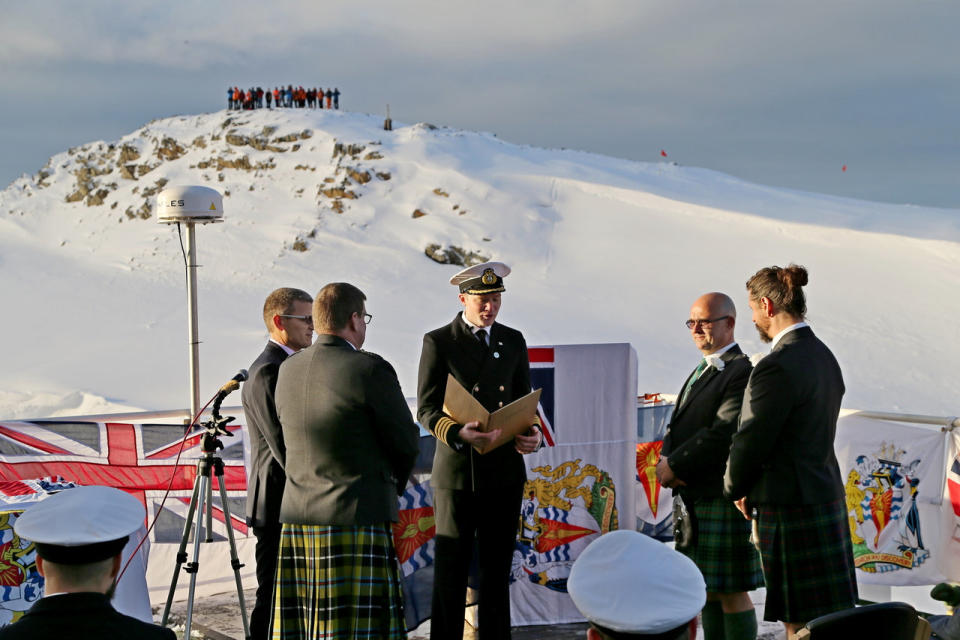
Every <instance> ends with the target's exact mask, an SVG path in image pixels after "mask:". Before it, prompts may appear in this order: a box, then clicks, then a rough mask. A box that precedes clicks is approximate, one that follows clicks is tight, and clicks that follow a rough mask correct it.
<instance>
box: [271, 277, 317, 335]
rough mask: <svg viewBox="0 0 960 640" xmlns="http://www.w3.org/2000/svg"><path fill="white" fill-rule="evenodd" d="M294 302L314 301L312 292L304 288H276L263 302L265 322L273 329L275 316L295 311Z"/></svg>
mask: <svg viewBox="0 0 960 640" xmlns="http://www.w3.org/2000/svg"><path fill="white" fill-rule="evenodd" d="M294 302H313V298H311V297H310V294H309V293H307V292H306V291H303V290H302V289H292V288H290V287H281V288H279V289H274V290H273V291H271V292H270V295H268V296H267V300H266V302H264V303H263V324H265V325H267V331H273V316H282V315H286V314H289V313H291V312H292V311H293V303H294Z"/></svg>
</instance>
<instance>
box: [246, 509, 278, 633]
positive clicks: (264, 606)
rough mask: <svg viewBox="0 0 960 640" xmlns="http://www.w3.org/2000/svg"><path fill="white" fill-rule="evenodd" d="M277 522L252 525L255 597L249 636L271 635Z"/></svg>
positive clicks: (275, 571)
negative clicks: (255, 579) (255, 578)
mask: <svg viewBox="0 0 960 640" xmlns="http://www.w3.org/2000/svg"><path fill="white" fill-rule="evenodd" d="M282 528H283V525H281V524H280V523H279V522H277V523H275V524H270V525H267V526H264V527H254V528H253V535H255V536H256V537H257V545H256V547H255V548H254V556H255V558H256V560H257V599H256V601H255V602H254V605H253V611H252V612H251V613H250V638H251V639H252V640H267V638H269V637H270V636H271V633H270V620H271V617H272V614H273V586H274V582H275V581H276V575H277V552H278V550H279V549H280V531H281V529H282Z"/></svg>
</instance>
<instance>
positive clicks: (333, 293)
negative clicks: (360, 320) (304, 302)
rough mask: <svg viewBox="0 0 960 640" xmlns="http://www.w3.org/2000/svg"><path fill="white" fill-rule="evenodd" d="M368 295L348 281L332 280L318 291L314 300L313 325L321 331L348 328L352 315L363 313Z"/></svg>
mask: <svg viewBox="0 0 960 640" xmlns="http://www.w3.org/2000/svg"><path fill="white" fill-rule="evenodd" d="M366 299H367V296H365V295H363V291H360V289H357V288H356V287H355V286H353V285H352V284H349V283H347V282H331V283H330V284H328V285H326V286H325V287H324V288H323V289H320V291H319V292H317V297H316V299H314V301H313V326H315V327H316V328H317V331H318V332H321V331H339V330H340V329H344V328H346V326H347V324H348V323H349V322H350V317H351V316H352V315H353V314H355V313H359V314H362V313H363V302H364V300H366Z"/></svg>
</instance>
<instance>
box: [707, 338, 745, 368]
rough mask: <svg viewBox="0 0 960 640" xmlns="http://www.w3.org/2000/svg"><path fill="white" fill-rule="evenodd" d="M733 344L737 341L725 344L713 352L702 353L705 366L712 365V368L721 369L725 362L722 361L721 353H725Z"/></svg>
mask: <svg viewBox="0 0 960 640" xmlns="http://www.w3.org/2000/svg"><path fill="white" fill-rule="evenodd" d="M735 344H737V343H736V342H731V343H730V344H728V345H727V346H725V347H721V348H719V349H717V350H716V351H714V352H713V353H708V354H706V355H704V356H703V359H704V360H705V361H706V363H707V366H709V367H713V368H714V369H716V370H717V371H723V367H724V364H725V363H724V361H723V358H721V357H720V356H722V355H723V354H725V353H726V352H727V351H729V350H730V349H732V348H733V346H734V345H735Z"/></svg>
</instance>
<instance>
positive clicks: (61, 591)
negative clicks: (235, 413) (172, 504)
mask: <svg viewBox="0 0 960 640" xmlns="http://www.w3.org/2000/svg"><path fill="white" fill-rule="evenodd" d="M145 515H146V514H145V512H144V510H143V505H142V504H140V501H139V500H137V499H136V498H134V497H133V496H131V495H130V494H128V493H125V492H123V491H120V490H119V489H114V488H112V487H98V486H86V487H76V488H73V489H68V490H66V491H62V492H60V493H58V494H56V495H53V496H50V497H49V498H47V499H46V500H43V501H42V502H38V503H37V504H35V505H33V506H32V507H29V508H28V509H27V510H26V511H25V512H24V513H23V515H21V516H20V517H19V518H18V519H17V521H16V522H15V523H14V525H13V529H14V531H15V532H16V533H17V535H18V536H20V537H21V538H22V539H24V540H29V541H31V542H33V543H35V544H36V547H37V570H38V571H39V572H40V574H41V575H42V576H43V578H44V591H45V593H46V594H47V595H45V596H44V597H43V598H41V599H40V600H38V601H37V602H36V603H34V605H33V606H32V607H31V608H30V610H29V611H27V612H26V613H25V614H24V615H23V617H22V618H20V619H19V620H18V621H17V622H14V623H13V624H12V625H10V626H8V627H4V628H3V629H0V639H2V640H62V639H63V638H110V639H111V640H120V639H126V638H138V639H139V638H144V639H145V640H154V639H155V640H175V639H176V637H177V636H176V634H175V633H174V632H173V630H172V629H167V628H165V627H159V626H157V625H155V624H150V623H148V622H143V621H142V620H138V619H136V618H133V617H131V616H127V615H124V614H122V613H120V612H118V611H117V610H116V609H114V608H113V606H112V605H111V604H110V600H111V598H112V597H113V592H114V589H115V588H116V585H115V584H114V580H115V579H116V578H117V574H118V573H119V572H120V562H121V558H122V555H123V548H124V546H125V545H126V543H127V539H128V538H129V537H130V534H132V533H133V532H134V531H136V530H137V529H139V528H140V527H141V526H142V525H143V518H144V516H145Z"/></svg>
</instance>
